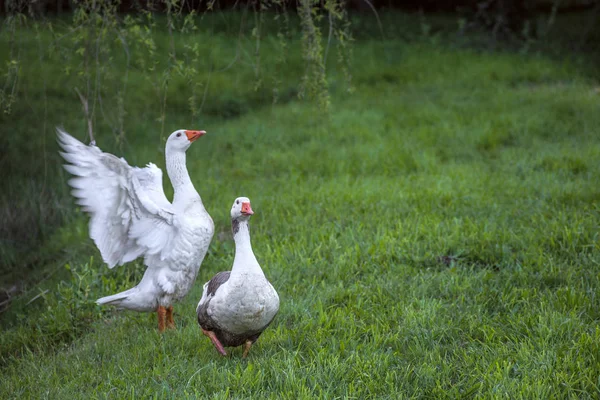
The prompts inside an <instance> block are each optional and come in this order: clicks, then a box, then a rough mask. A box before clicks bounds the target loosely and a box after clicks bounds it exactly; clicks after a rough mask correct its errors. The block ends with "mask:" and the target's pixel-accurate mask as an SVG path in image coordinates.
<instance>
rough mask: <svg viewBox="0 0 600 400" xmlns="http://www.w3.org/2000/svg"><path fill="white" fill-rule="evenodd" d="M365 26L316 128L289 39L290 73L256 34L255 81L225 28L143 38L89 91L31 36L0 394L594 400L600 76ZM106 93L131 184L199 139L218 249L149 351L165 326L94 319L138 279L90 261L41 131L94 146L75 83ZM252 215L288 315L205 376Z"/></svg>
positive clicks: (7, 205)
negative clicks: (207, 298) (246, 201)
mask: <svg viewBox="0 0 600 400" xmlns="http://www.w3.org/2000/svg"><path fill="white" fill-rule="evenodd" d="M211 18H212V19H211ZM353 18H354V20H353V21H352V22H353V24H354V29H355V30H354V36H355V41H354V42H353V43H352V45H351V51H352V54H351V56H352V60H353V61H352V62H351V64H347V63H345V62H344V61H343V60H342V62H336V60H337V59H338V58H337V57H339V55H340V54H342V56H343V55H344V54H345V53H336V48H335V47H332V48H331V50H330V54H329V55H328V62H327V65H326V67H327V78H328V93H329V96H330V97H329V99H328V100H329V101H330V107H329V111H327V112H323V109H322V108H323V107H322V104H323V103H322V102H321V103H320V101H322V100H323V99H322V98H321V99H319V98H318V97H319V96H320V94H319V93H317V94H316V95H315V96H316V97H317V98H316V99H313V100H307V99H304V100H300V99H298V96H297V95H298V93H299V92H301V91H302V90H301V89H299V82H300V77H301V75H302V73H303V71H304V68H305V65H306V63H305V61H303V59H302V53H301V47H302V46H301V38H300V34H299V32H298V30H297V29H298V28H294V27H295V26H296V22H297V21H295V20H294V19H292V20H291V22H290V26H291V28H289V32H287V33H286V34H289V37H288V39H286V45H287V47H286V48H285V53H282V47H281V46H282V43H281V42H280V41H278V40H277V36H276V33H277V29H278V28H277V27H275V28H273V32H271V31H269V29H267V28H265V31H264V32H263V37H262V40H261V46H260V61H261V63H260V69H259V70H258V72H257V58H255V56H254V55H253V54H254V53H252V52H253V51H254V50H255V48H256V41H255V38H254V37H252V35H251V34H250V33H248V34H247V35H245V36H243V37H241V36H240V35H239V32H238V28H237V27H238V26H239V15H230V14H227V13H216V14H214V15H213V16H204V17H202V19H201V20H200V21H199V23H198V24H197V26H198V29H196V30H192V31H190V32H179V31H178V32H176V33H175V34H174V36H169V35H168V34H166V32H165V29H162V30H161V28H158V27H154V28H153V29H154V30H153V31H151V35H149V36H148V37H146V39H148V38H150V39H152V40H153V43H154V44H155V48H154V50H153V51H154V53H152V52H151V51H150V50H148V49H149V46H148V44H147V43H148V42H144V41H143V40H141V39H140V40H139V42H136V41H135V40H138V39H135V36H133V34H132V36H131V37H129V38H128V39H130V40H131V41H133V42H135V43H141V44H140V45H139V46H138V47H135V46H133V45H131V47H129V48H128V52H125V51H121V52H119V51H114V52H113V53H111V54H113V56H112V58H110V60H109V62H108V61H107V63H106V64H103V65H107V67H106V68H107V70H106V71H108V72H106V73H104V74H98V73H97V71H96V70H90V71H92V72H89V71H88V72H89V76H86V72H85V71H86V70H85V65H84V64H77V63H74V61H73V58H70V57H74V56H75V55H76V53H75V52H72V51H71V52H69V50H68V48H69V46H68V45H67V44H64V43H65V42H64V41H68V40H70V39H69V36H68V34H65V32H66V33H68V30H67V28H65V27H64V26H62V28H61V24H62V25H67V23H66V22H64V21H62V20H56V21H53V24H54V25H53V29H54V31H52V32H51V31H50V30H49V29H48V26H37V25H33V24H31V25H30V26H29V27H28V28H27V29H26V30H21V31H20V32H21V36H20V37H19V39H18V41H17V45H18V48H19V49H20V53H19V57H20V60H21V68H22V69H21V78H20V81H19V83H18V87H17V100H16V101H15V102H14V103H13V104H11V110H10V113H5V114H3V115H2V116H1V117H0V122H1V124H2V135H1V136H0V145H1V146H0V147H1V148H2V150H0V151H1V153H0V155H1V158H0V166H1V167H2V170H3V172H4V171H8V174H7V176H6V177H5V178H3V182H2V194H1V195H0V200H1V201H2V203H0V204H2V213H3V214H2V224H3V228H2V234H3V236H2V239H3V242H2V243H1V247H0V251H1V255H2V268H3V271H2V273H3V286H6V287H8V286H9V283H10V284H13V282H14V284H15V285H18V286H19V294H16V295H14V298H13V299H12V300H13V301H12V302H11V304H10V307H9V308H8V309H7V310H6V311H5V312H4V313H3V314H2V315H0V323H1V329H2V331H1V334H0V357H1V358H0V368H1V369H2V378H1V384H0V398H3V399H8V398H138V397H142V396H143V397H151V396H155V397H159V398H182V397H185V396H190V397H191V396H194V397H198V398H250V397H260V398H273V399H280V398H290V399H296V398H315V397H324V398H393V399H396V398H412V397H425V398H459V397H476V398H527V399H531V398H543V399H550V398H558V399H564V398H597V396H598V394H599V391H600V359H599V357H600V356H599V355H600V295H599V290H600V244H599V232H600V229H599V226H598V223H599V217H600V186H599V185H598V182H599V177H600V164H599V163H598V160H599V159H600V141H599V140H598V138H599V137H600V112H599V109H600V92H599V83H598V76H597V75H594V74H593V70H592V69H591V68H590V67H589V65H588V64H587V63H586V61H585V59H583V60H581V59H580V58H578V57H576V56H569V57H566V56H565V57H550V56H546V55H545V53H540V52H535V51H530V50H529V49H525V50H527V51H523V49H520V50H522V51H519V49H516V50H514V51H512V50H511V51H499V50H496V51H483V50H481V49H476V48H474V47H472V46H471V47H469V46H465V45H464V44H462V43H458V42H460V41H461V40H464V38H462V39H460V38H456V40H454V39H448V34H447V32H446V33H445V34H439V35H436V34H435V29H433V30H432V29H430V28H431V26H434V27H435V22H431V23H430V24H431V25H428V24H424V23H423V21H421V23H420V24H419V23H417V24H414V19H415V18H414V16H403V15H399V14H388V15H385V16H382V18H383V21H382V22H383V27H384V32H383V33H384V35H385V37H384V38H382V37H381V32H379V31H378V29H377V25H376V23H375V19H374V18H370V17H365V16H361V17H353ZM443 21H446V22H445V24H446V25H443V26H444V29H454V28H452V27H453V26H454V25H453V21H450V22H448V20H443ZM159 22H160V20H159ZM411 23H413V25H410V24H411ZM448 26H450V27H451V28H448ZM401 27H403V28H401ZM427 27H429V28H427ZM425 28H427V29H425ZM61 29H63V32H62V33H61ZM250 29H251V28H248V32H250ZM403 29H404V30H403ZM440 29H441V28H440ZM132 31H135V29H133V30H132ZM57 32H58V33H57ZM432 32H433V33H432ZM63 34H65V35H64V36H61V35H63ZM325 36H326V35H325ZM140 37H141V36H140ZM57 38H59V39H60V40H58V39H57ZM459 39H460V40H459ZM61 40H62V41H63V42H61ZM144 40H145V39H144ZM323 40H324V41H326V38H323ZM7 43H8V42H4V43H0V47H1V48H0V50H1V51H2V52H3V54H9V53H11V51H12V50H11V49H9V47H8V44H7ZM61 43H62V44H61ZM144 43H146V44H144ZM49 46H56V50H52V51H48V52H47V51H45V50H44V49H47V48H48V47H49ZM109 46H115V48H116V49H119V48H121V47H119V46H121V43H119V42H118V41H117V42H114V43H111V44H110V45H109ZM144 46H145V47H144ZM171 46H172V47H171ZM193 46H197V50H193ZM325 48H326V46H325V45H324V47H323V49H325ZM136 49H137V50H136ZM170 49H171V50H170ZM173 49H175V50H176V51H177V53H178V54H179V56H178V58H177V60H178V61H181V63H180V65H179V67H178V66H177V65H178V64H177V63H175V62H171V61H172V60H171V61H169V57H167V56H164V57H163V55H165V54H169V52H170V51H172V50H173ZM191 49H192V50H191ZM135 51H138V53H135ZM194 52H196V53H197V55H198V56H197V58H196V59H194V58H193V55H194V54H196V53H194ZM11 54H12V53H11ZM182 54H183V55H184V56H182ZM282 54H284V55H285V57H284V58H281V55H282ZM153 57H154V58H153ZM186 57H188V58H186ZM342 58H343V57H342ZM152 60H154V61H152ZM232 60H233V62H232ZM151 61H152V62H154V63H155V64H152V65H151V66H150V67H149V64H151ZM69 63H71V64H69ZM92 64H93V60H92ZM69 65H73V67H72V68H73V70H72V71H65V69H67V68H70V67H69ZM126 65H127V66H129V67H127V68H126ZM173 65H174V66H173ZM348 65H349V66H350V70H349V71H350V73H351V75H352V76H351V84H350V86H349V83H348V78H349V75H348V72H347V71H345V69H346V67H347V66H348ZM189 66H195V68H196V70H194V71H187V70H186V69H185V68H186V67H189ZM177 68H179V69H177ZM125 70H127V71H128V72H127V74H128V76H127V79H126V82H127V83H126V85H127V86H126V88H125V87H124V86H123V78H124V77H123V76H121V75H119V73H118V71H125ZM78 71H79V72H78ZM111 71H112V72H111ZM165 71H170V73H169V75H168V85H165V84H164V82H165V81H164V79H165ZM96 76H100V77H102V79H103V81H102V82H100V86H99V87H101V88H102V89H101V91H102V95H103V96H104V97H103V101H104V102H103V103H102V104H100V103H99V101H98V100H96V102H95V103H94V106H95V110H96V111H95V112H96V114H95V115H94V131H95V134H96V140H97V142H98V145H99V146H100V147H101V148H103V149H104V150H106V151H110V152H113V153H114V154H117V155H119V156H123V157H125V158H126V159H127V160H128V161H129V162H130V164H133V165H144V164H145V163H146V162H149V161H152V162H155V163H156V164H157V165H159V166H160V167H163V168H164V159H163V157H164V154H163V152H164V151H163V148H164V139H165V137H166V136H167V135H168V133H170V132H171V131H173V130H175V129H178V128H189V129H205V130H206V131H207V132H208V134H207V135H206V136H204V137H203V138H201V139H200V140H199V141H198V142H196V143H195V144H194V145H193V146H192V147H191V148H190V150H189V151H188V168H189V170H190V175H191V177H192V180H193V182H194V184H195V186H196V188H197V189H198V192H199V193H200V194H201V196H202V199H203V201H204V204H205V205H206V207H207V209H208V211H209V212H210V213H211V215H212V216H213V219H214V221H215V227H216V233H215V237H214V240H213V243H212V245H211V248H210V250H209V254H208V256H207V258H206V260H205V261H204V263H203V265H202V268H201V270H200V274H199V278H198V281H197V283H196V285H195V287H194V289H193V290H192V292H191V293H190V294H189V295H188V297H187V298H186V299H185V300H184V301H183V302H182V303H180V304H178V305H176V307H175V312H176V321H177V330H175V331H167V332H166V333H165V334H163V335H161V334H159V333H158V332H157V330H156V321H155V318H156V317H155V316H154V315H148V314H136V313H133V312H116V311H114V310H111V309H109V308H100V307H98V306H96V305H95V304H94V300H95V299H96V298H98V297H101V296H103V295H107V294H111V293H115V292H116V291H119V290H122V289H124V288H127V287H130V286H132V285H134V284H135V282H137V280H139V278H140V277H141V274H142V273H143V265H142V264H141V262H139V261H138V262H135V263H131V264H129V265H127V266H124V267H120V268H116V269H115V270H108V268H107V267H106V266H105V265H104V264H103V263H102V261H101V258H100V255H99V253H98V252H97V250H96V249H95V247H94V245H93V243H92V242H91V241H90V240H89V239H88V235H87V219H86V217H85V216H84V215H83V213H82V212H80V211H79V210H77V208H76V207H75V205H74V202H73V200H72V199H71V198H70V197H69V192H68V188H67V185H66V180H67V179H68V176H67V174H66V172H64V171H62V170H61V169H60V164H61V161H60V159H59V157H58V155H57V150H58V149H57V145H56V143H55V140H54V126H56V125H62V126H64V128H65V129H66V130H67V131H69V132H71V133H72V134H74V135H75V136H77V137H79V138H80V139H82V140H84V139H86V135H87V122H86V118H85V115H84V112H83V111H82V108H81V103H80V99H79V98H78V96H77V94H75V93H74V90H73V88H74V87H79V90H80V92H84V93H85V86H84V85H85V84H88V83H90V82H92V84H91V87H92V88H94V87H95V86H94V85H95V82H96V81H94V79H92V80H91V81H90V79H88V78H89V77H92V78H93V77H96ZM195 85H196V86H195ZM91 92H93V89H92V91H91ZM91 92H90V93H91ZM321 95H322V94H321ZM307 97H309V96H307ZM95 98H98V96H96V97H95ZM90 101H91V100H90ZM319 104H321V105H319ZM194 110H195V111H194ZM165 187H166V190H167V193H170V192H171V188H170V187H169V184H168V183H167V182H165ZM242 195H243V196H248V197H249V198H250V199H251V200H252V207H253V209H254V211H255V215H254V217H253V218H252V220H251V232H252V240H253V247H254V251H255V253H256V256H257V258H258V260H259V262H260V263H261V265H262V266H263V268H264V270H265V273H266V274H267V276H268V277H269V278H270V280H271V281H272V282H273V284H274V286H275V287H276V288H277V290H278V291H279V294H280V298H281V309H280V312H279V315H278V316H277V318H276V320H275V322H274V323H273V324H272V326H271V327H270V328H269V329H268V330H267V331H265V333H264V334H263V336H262V337H261V338H260V339H259V341H258V342H257V344H256V345H255V346H254V347H253V349H252V351H251V353H250V356H249V357H248V359H246V360H242V359H241V349H238V350H234V351H233V352H232V353H233V354H232V355H231V357H229V358H222V357H221V356H219V355H218V354H217V353H216V352H215V350H214V348H213V347H212V345H211V343H210V342H209V340H208V339H206V338H205V337H204V336H202V334H201V332H200V329H199V328H198V325H197V323H196V319H195V313H194V310H195V306H196V304H197V302H198V300H199V298H200V294H201V289H202V283H204V282H205V281H206V280H207V279H209V278H210V277H211V276H212V275H213V274H214V273H216V272H217V271H220V270H224V269H229V268H230V266H231V263H232V259H233V242H232V240H231V236H230V226H229V219H228V212H229V208H230V205H231V202H232V201H233V199H234V198H235V197H237V196H242ZM9 239H10V240H9ZM4 282H6V285H5V284H4Z"/></svg>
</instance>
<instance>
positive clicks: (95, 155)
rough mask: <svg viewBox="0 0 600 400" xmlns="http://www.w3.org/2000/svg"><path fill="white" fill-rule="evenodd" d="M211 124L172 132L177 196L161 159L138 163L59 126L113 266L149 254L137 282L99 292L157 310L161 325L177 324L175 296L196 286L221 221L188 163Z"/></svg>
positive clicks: (93, 233) (168, 151) (169, 158)
mask: <svg viewBox="0 0 600 400" xmlns="http://www.w3.org/2000/svg"><path fill="white" fill-rule="evenodd" d="M205 133H206V132H204V131H191V130H177V131H175V132H173V133H172V134H171V135H170V136H169V137H168V139H167V142H166V148H165V156H166V167H167V173H168V175H169V178H170V180H171V183H172V184H173V189H174V196H173V202H172V203H171V202H169V200H167V197H166V196H165V193H164V191H163V187H162V171H161V170H160V169H159V168H158V167H156V165H154V164H151V163H150V164H148V165H147V166H146V167H145V168H137V167H131V166H130V165H129V164H127V162H126V161H125V159H123V158H117V157H115V156H114V155H112V154H109V153H104V152H102V151H101V150H100V149H99V148H98V147H96V146H95V145H93V144H91V145H89V146H88V145H85V144H83V143H81V142H80V141H78V140H77V139H75V138H73V137H72V136H70V135H69V134H67V133H66V132H64V131H62V130H60V129H58V130H57V135H58V143H59V145H60V146H61V147H62V149H63V152H61V153H60V154H61V155H62V157H63V158H64V159H65V160H66V161H67V162H68V164H66V165H65V169H66V170H67V171H68V172H69V173H71V174H72V175H74V177H73V178H72V179H70V180H69V185H70V186H72V187H73V191H72V194H73V195H74V196H75V197H76V198H77V200H78V204H79V205H81V206H82V207H83V210H84V211H86V212H87V213H89V215H90V222H89V229H90V237H91V238H92V239H93V240H94V243H95V244H96V246H97V247H98V249H99V250H100V253H101V255H102V259H103V260H104V262H105V263H106V264H107V265H108V267H109V268H113V267H115V266H116V265H123V264H125V263H127V262H130V261H133V260H135V259H137V258H138V257H143V259H144V264H145V265H146V267H147V268H146V271H145V273H144V276H143V277H142V280H141V281H140V282H139V283H138V285H137V286H135V287H133V288H131V289H128V290H125V291H124V292H121V293H117V294H114V295H112V296H107V297H103V298H101V299H98V300H97V301H96V302H97V303H98V304H107V305H113V306H116V307H118V308H124V309H129V310H134V311H140V312H154V311H156V312H157V315H158V330H159V331H161V332H162V331H164V330H165V328H175V323H174V320H173V303H174V302H176V301H178V300H181V299H182V298H183V297H184V296H185V295H186V294H187V293H188V291H189V290H190V289H191V287H192V285H193V284H194V281H195V280H196V276H197V274H198V270H199V268H200V264H202V260H203V259H204V256H205V255H206V251H207V250H208V246H209V245H210V242H211V240H212V237H213V232H214V224H213V221H212V219H211V217H210V215H209V214H208V212H207V211H206V209H205V208H204V204H203V203H202V199H201V198H200V195H199V194H198V192H196V189H195V188H194V185H193V184H192V181H191V179H190V176H189V174H188V171H187V168H186V162H185V160H186V150H187V149H188V148H189V147H190V145H191V144H192V143H193V142H194V141H196V140H197V139H198V138H200V137H201V136H202V135H204V134H205Z"/></svg>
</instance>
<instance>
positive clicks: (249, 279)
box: [196, 197, 279, 357]
mask: <svg viewBox="0 0 600 400" xmlns="http://www.w3.org/2000/svg"><path fill="white" fill-rule="evenodd" d="M252 214H254V212H253V211H252V207H251V206H250V200H249V199H248V198H247V197H238V198H237V199H236V200H235V201H234V202H233V207H232V208H231V226H232V229H233V239H234V240H235V258H234V260H233V267H232V269H231V271H224V272H219V273H218V274H216V275H215V276H214V277H213V278H212V279H211V280H210V281H208V282H206V283H205V284H204V291H203V293H202V298H201V299H200V302H199V303H198V307H197V308H196V313H197V314H198V323H199V324H200V327H201V328H202V332H203V333H204V334H205V335H206V336H208V338H209V339H210V340H211V342H212V343H213V345H214V346H215V348H216V349H217V351H218V352H219V353H220V354H222V355H224V356H225V355H227V352H226V351H225V349H224V348H223V346H231V347H235V346H241V345H244V354H243V357H246V356H247V355H248V352H249V351H250V347H251V346H252V344H253V343H254V342H256V340H257V339H258V337H259V336H260V335H261V333H262V332H263V331H264V330H265V329H266V328H267V326H269V324H270V323H271V322H272V321H273V319H274V318H275V315H276V314H277V312H278V311H279V296H278V294H277V291H275V289H274V288H273V286H272V285H271V283H270V282H269V281H268V280H267V278H266V277H265V274H264V272H263V270H262V269H261V267H260V265H259V264H258V261H256V257H255V256H254V252H253V251H252V245H251V244H250V231H249V229H248V220H249V219H250V216H251V215H252Z"/></svg>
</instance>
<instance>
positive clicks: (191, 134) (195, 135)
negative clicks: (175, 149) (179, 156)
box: [185, 131, 206, 142]
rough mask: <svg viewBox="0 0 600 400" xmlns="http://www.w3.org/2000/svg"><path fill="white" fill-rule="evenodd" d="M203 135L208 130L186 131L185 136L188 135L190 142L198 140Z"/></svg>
mask: <svg viewBox="0 0 600 400" xmlns="http://www.w3.org/2000/svg"><path fill="white" fill-rule="evenodd" d="M202 135H206V131H185V136H187V138H188V140H189V141H190V142H194V141H196V140H198V138H199V137H200V136H202Z"/></svg>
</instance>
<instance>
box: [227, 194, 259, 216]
mask: <svg viewBox="0 0 600 400" xmlns="http://www.w3.org/2000/svg"><path fill="white" fill-rule="evenodd" d="M252 214H254V211H252V207H250V199H249V198H247V197H238V198H237V199H235V201H234V202H233V206H231V219H232V220H238V221H247V220H249V219H250V216H251V215H252Z"/></svg>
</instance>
